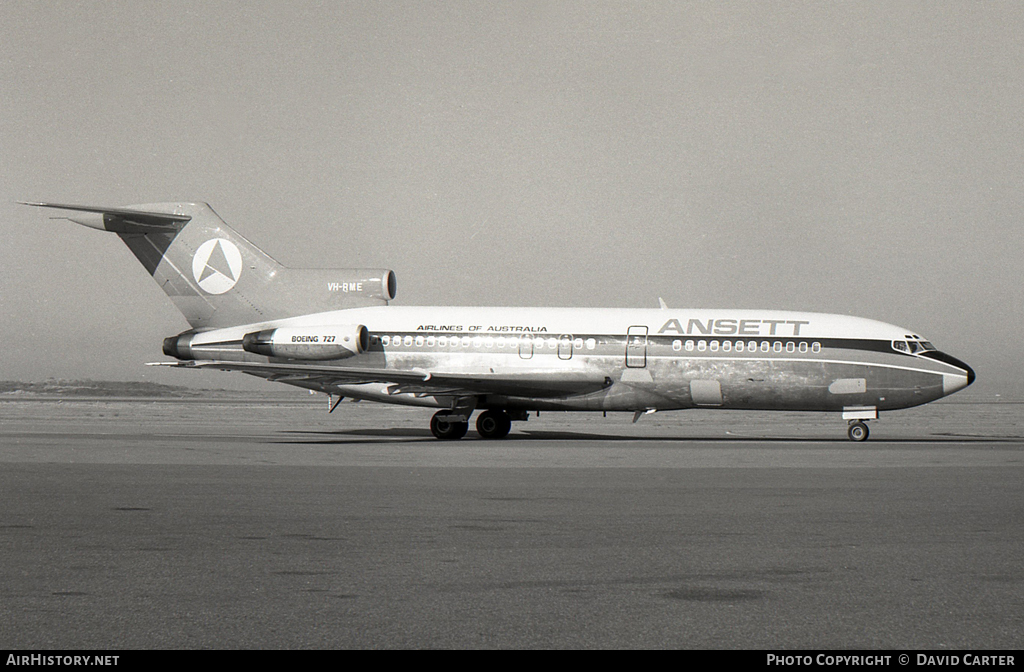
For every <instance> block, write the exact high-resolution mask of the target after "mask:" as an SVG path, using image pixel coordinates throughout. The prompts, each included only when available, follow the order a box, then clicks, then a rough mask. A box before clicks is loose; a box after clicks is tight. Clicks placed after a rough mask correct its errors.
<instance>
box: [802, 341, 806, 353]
mask: <svg viewBox="0 0 1024 672" xmlns="http://www.w3.org/2000/svg"><path fill="white" fill-rule="evenodd" d="M800 352H807V343H805V342H801V343H800Z"/></svg>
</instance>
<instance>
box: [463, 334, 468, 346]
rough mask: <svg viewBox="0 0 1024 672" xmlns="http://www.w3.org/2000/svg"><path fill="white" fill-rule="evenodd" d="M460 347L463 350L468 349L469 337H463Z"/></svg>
mask: <svg viewBox="0 0 1024 672" xmlns="http://www.w3.org/2000/svg"><path fill="white" fill-rule="evenodd" d="M462 347H464V348H468V347H469V336H463V337H462Z"/></svg>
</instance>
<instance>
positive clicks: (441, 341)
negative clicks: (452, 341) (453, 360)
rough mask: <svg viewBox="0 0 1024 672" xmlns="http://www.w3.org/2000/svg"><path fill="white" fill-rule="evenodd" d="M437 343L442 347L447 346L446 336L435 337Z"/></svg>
mask: <svg viewBox="0 0 1024 672" xmlns="http://www.w3.org/2000/svg"><path fill="white" fill-rule="evenodd" d="M437 344H438V345H439V346H440V347H442V348H444V347H447V345H448V337H447V336H438V337H437Z"/></svg>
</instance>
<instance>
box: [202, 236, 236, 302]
mask: <svg viewBox="0 0 1024 672" xmlns="http://www.w3.org/2000/svg"><path fill="white" fill-rule="evenodd" d="M241 274H242V253H241V252H239V251H238V246H236V245H235V244H234V243H232V242H231V241H230V240H227V239H225V238H214V239H212V240H208V241H206V242H205V243H203V244H202V245H200V246H199V249H198V250H196V254H195V256H194V257H192V276H193V277H194V278H195V279H196V282H197V283H199V287H200V288H201V289H202V290H203V291H204V292H206V293H207V294H223V293H224V292H226V291H228V290H229V289H231V288H232V287H234V286H235V283H237V282H238V278H239V276H241Z"/></svg>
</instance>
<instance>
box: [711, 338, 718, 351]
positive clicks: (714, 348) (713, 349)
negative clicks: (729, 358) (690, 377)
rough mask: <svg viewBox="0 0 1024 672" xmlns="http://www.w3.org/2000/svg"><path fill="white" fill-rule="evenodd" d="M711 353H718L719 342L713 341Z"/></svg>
mask: <svg viewBox="0 0 1024 672" xmlns="http://www.w3.org/2000/svg"><path fill="white" fill-rule="evenodd" d="M711 352H718V341H711Z"/></svg>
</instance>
